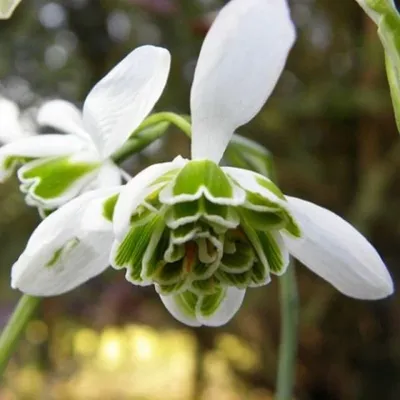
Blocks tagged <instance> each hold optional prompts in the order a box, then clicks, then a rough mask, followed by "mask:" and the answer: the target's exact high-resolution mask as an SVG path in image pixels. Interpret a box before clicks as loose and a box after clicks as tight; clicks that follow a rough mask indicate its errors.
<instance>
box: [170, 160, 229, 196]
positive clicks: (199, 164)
mask: <svg viewBox="0 0 400 400" xmlns="http://www.w3.org/2000/svg"><path fill="white" fill-rule="evenodd" d="M201 187H205V188H207V190H208V191H209V193H210V194H211V195H212V196H213V197H218V198H221V197H222V198H232V196H233V189H232V186H231V183H230V181H229V179H228V178H227V176H226V175H225V173H224V172H223V171H222V169H221V168H220V167H219V166H218V165H217V164H215V163H214V162H212V161H210V160H193V161H190V162H188V163H187V164H186V165H185V166H184V167H183V168H182V170H181V171H180V172H179V174H178V176H177V177H176V179H175V182H174V186H173V195H174V196H179V195H182V194H188V195H194V194H196V193H198V191H199V190H200V189H201Z"/></svg>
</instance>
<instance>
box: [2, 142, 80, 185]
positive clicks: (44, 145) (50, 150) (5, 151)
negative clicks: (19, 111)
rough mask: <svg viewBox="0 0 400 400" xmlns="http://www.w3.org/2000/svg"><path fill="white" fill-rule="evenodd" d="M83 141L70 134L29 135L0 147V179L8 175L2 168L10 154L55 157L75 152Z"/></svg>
mask: <svg viewBox="0 0 400 400" xmlns="http://www.w3.org/2000/svg"><path fill="white" fill-rule="evenodd" d="M84 147H85V143H84V142H83V141H82V140H81V139H79V138H77V137H75V136H72V135H40V136H29V137H27V138H23V139H20V140H17V141H15V142H12V143H9V144H7V145H5V146H3V147H1V148H0V181H2V180H4V179H5V178H7V177H8V176H9V173H10V171H7V170H5V169H4V167H3V166H4V160H5V159H6V158H7V157H10V156H20V157H29V158H42V157H57V156H65V155H69V154H73V153H77V152H79V151H80V150H82V149H83V148H84Z"/></svg>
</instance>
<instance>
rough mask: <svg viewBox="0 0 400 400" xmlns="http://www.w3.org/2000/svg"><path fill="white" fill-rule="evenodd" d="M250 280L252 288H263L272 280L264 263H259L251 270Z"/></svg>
mask: <svg viewBox="0 0 400 400" xmlns="http://www.w3.org/2000/svg"><path fill="white" fill-rule="evenodd" d="M250 279H251V281H250V284H249V286H250V287H257V286H263V285H265V284H267V283H268V282H269V280H270V277H269V270H268V269H267V267H266V266H265V265H264V264H263V263H261V262H259V261H257V262H255V263H254V265H253V268H252V269H251V277H250Z"/></svg>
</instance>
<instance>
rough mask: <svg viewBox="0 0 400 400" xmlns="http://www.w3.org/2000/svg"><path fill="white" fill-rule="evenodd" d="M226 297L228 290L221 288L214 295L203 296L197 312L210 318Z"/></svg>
mask: <svg viewBox="0 0 400 400" xmlns="http://www.w3.org/2000/svg"><path fill="white" fill-rule="evenodd" d="M225 295H226V289H225V288H220V289H219V290H217V291H216V292H215V293H213V294H210V295H206V296H201V297H200V299H199V302H198V304H197V306H196V311H197V312H198V313H199V314H201V315H202V316H204V317H210V316H211V315H213V314H214V313H215V312H216V311H217V310H218V308H219V306H220V305H221V303H222V301H223V300H224V298H225Z"/></svg>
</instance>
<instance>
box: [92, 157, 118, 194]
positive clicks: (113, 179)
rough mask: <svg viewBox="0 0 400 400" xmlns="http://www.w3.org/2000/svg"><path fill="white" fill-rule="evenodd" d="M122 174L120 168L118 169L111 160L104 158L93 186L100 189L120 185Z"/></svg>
mask: <svg viewBox="0 0 400 400" xmlns="http://www.w3.org/2000/svg"><path fill="white" fill-rule="evenodd" d="M122 174H123V172H122V170H120V169H119V168H118V167H117V166H116V165H115V164H114V163H113V162H111V161H107V160H106V161H105V162H104V163H103V165H102V166H101V167H100V170H99V172H98V176H97V178H96V181H95V182H94V185H95V188H96V189H100V188H107V187H111V186H118V185H121V183H122Z"/></svg>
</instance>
